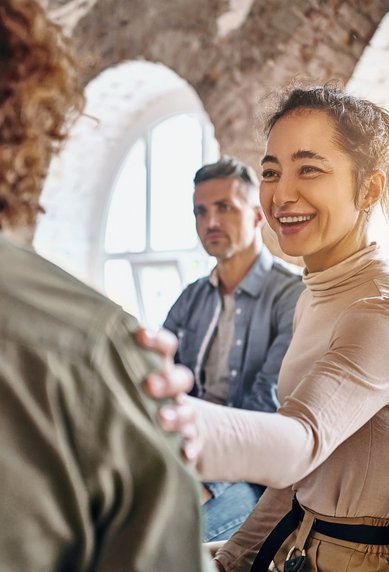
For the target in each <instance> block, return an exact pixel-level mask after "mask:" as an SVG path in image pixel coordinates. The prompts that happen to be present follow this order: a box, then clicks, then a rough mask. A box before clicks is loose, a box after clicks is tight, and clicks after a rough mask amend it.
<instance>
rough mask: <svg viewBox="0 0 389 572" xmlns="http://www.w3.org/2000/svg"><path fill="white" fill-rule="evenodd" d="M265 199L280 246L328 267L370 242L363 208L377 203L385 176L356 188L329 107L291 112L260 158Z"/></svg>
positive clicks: (310, 263)
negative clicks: (322, 109)
mask: <svg viewBox="0 0 389 572" xmlns="http://www.w3.org/2000/svg"><path fill="white" fill-rule="evenodd" d="M262 165H263V174H262V184H261V202H262V205H263V208H264V210H265V214H266V217H267V219H268V222H269V224H270V226H271V228H272V229H273V230H274V231H275V232H276V234H277V237H278V240H279V243H280V246H281V248H282V250H283V251H284V252H285V253H287V254H289V255H292V256H303V258H304V262H305V264H306V266H307V268H308V269H309V270H310V271H318V270H324V269H325V268H329V267H330V266H333V265H334V264H336V263H337V262H340V261H341V260H343V259H344V258H347V257H348V256H349V255H350V254H352V253H353V252H355V251H356V250H361V249H362V248H364V247H365V246H367V244H368V238H367V234H366V232H365V231H364V230H363V229H364V228H365V227H366V222H367V217H366V213H365V212H364V209H365V208H368V207H369V205H372V204H374V203H376V202H377V200H379V198H380V194H381V191H382V189H383V182H384V175H383V173H382V172H380V171H377V172H375V173H374V174H373V173H372V175H371V179H370V180H369V181H365V186H364V191H363V193H362V192H361V189H356V181H355V177H354V172H353V160H352V158H351V157H350V155H349V154H348V153H347V152H346V151H345V150H344V149H343V148H342V147H341V145H340V144H339V142H338V141H337V132H336V123H335V120H334V119H333V118H331V116H329V115H328V114H327V112H325V111H320V110H311V109H308V110H307V109H303V110H297V111H293V112H289V113H288V114H287V115H285V116H283V117H282V118H280V119H279V120H278V121H277V123H276V124H275V125H274V127H273V128H272V130H271V132H270V135H269V139H268V144H267V153H266V155H265V157H264V158H263V160H262Z"/></svg>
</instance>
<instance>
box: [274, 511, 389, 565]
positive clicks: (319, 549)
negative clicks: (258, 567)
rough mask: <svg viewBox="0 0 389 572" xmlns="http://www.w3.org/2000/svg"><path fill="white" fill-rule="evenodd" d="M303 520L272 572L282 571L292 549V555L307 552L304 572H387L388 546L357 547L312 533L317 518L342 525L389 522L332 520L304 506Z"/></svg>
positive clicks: (386, 521) (385, 522)
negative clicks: (293, 549) (293, 548)
mask: <svg viewBox="0 0 389 572" xmlns="http://www.w3.org/2000/svg"><path fill="white" fill-rule="evenodd" d="M303 508H304V510H305V515H304V519H303V521H302V522H301V523H300V525H299V527H298V528H297V530H296V531H295V532H293V533H292V534H291V535H290V536H289V537H288V538H287V540H286V541H285V542H284V544H283V545H282V546H281V548H280V550H279V551H278V553H277V554H276V556H275V558H274V563H273V564H272V566H273V567H270V568H269V570H274V571H277V572H283V570H284V563H285V560H286V557H287V555H288V553H289V552H290V550H291V549H292V547H295V551H294V554H293V556H299V555H300V554H301V551H302V549H303V548H304V549H305V551H306V560H305V562H304V566H303V568H302V572H388V571H389V545H384V546H383V545H373V544H357V543H353V542H346V541H343V540H337V539H336V538H330V537H328V536H324V535H323V534H320V533H318V532H315V531H314V530H311V527H312V524H313V521H314V519H315V517H317V518H319V519H320V520H325V521H327V522H337V523H341V524H368V525H374V526H387V527H389V519H382V518H371V517H362V518H331V517H327V516H323V515H321V514H318V513H314V512H312V511H310V510H308V509H306V508H305V507H303Z"/></svg>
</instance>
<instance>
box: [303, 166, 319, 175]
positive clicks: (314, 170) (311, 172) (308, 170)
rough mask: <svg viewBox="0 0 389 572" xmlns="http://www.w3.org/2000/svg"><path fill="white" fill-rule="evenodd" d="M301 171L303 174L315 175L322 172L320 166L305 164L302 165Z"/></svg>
mask: <svg viewBox="0 0 389 572" xmlns="http://www.w3.org/2000/svg"><path fill="white" fill-rule="evenodd" d="M300 173H301V174H302V175H314V174H316V173H321V169H319V168H318V167H314V166H312V165H304V166H303V167H301V169H300Z"/></svg>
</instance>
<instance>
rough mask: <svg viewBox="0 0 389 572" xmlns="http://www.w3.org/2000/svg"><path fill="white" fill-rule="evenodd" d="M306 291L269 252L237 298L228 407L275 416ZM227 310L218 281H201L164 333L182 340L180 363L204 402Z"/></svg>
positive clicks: (169, 319) (184, 295)
mask: <svg viewBox="0 0 389 572" xmlns="http://www.w3.org/2000/svg"><path fill="white" fill-rule="evenodd" d="M303 289H304V285H303V283H302V280H301V271H300V269H299V268H297V267H296V269H295V270H294V269H292V265H290V264H287V263H285V262H283V261H281V260H279V259H276V258H275V257H273V256H272V255H271V254H270V252H269V250H268V249H267V248H266V247H265V246H263V247H262V250H261V254H260V255H259V256H258V259H257V261H256V262H255V264H254V265H253V267H252V268H251V270H250V272H249V273H248V274H247V275H246V277H245V278H244V280H243V281H242V282H241V283H240V285H239V286H238V288H237V289H236V290H235V292H234V298H235V340H236V342H237V343H235V344H234V345H233V346H232V348H231V351H230V355H229V367H230V386H229V396H228V401H227V405H229V406H231V407H239V408H242V409H255V410H258V411H275V410H276V409H277V407H278V405H279V402H278V396H277V380H278V373H279V370H280V366H281V362H282V359H283V357H284V354H285V352H286V350H287V348H288V346H289V342H290V339H291V336H292V323H293V315H294V309H295V305H296V302H297V299H298V298H299V296H300V294H301V292H302V290H303ZM221 308H222V299H221V295H220V292H219V288H218V285H217V281H216V282H215V280H213V279H212V278H210V277H209V276H208V277H204V278H200V279H199V280H197V281H196V282H194V283H192V284H190V285H189V286H188V287H187V288H186V289H185V290H184V291H183V293H182V294H181V295H180V296H179V298H178V300H177V301H176V302H175V304H174V305H173V306H172V308H171V309H170V311H169V313H168V315H167V318H166V320H165V323H164V327H165V328H167V329H168V330H171V331H172V332H173V333H174V334H176V336H177V337H178V340H179V345H178V350H177V354H176V358H175V359H176V362H178V363H182V364H184V365H186V366H187V367H189V369H191V370H192V371H193V373H194V376H195V386H194V388H193V390H192V394H193V395H195V396H197V397H201V396H202V394H203V384H204V376H205V372H204V365H205V362H206V359H207V356H208V352H209V349H210V345H211V342H212V340H213V338H214V336H215V333H216V329H217V324H218V319H219V316H220V312H221Z"/></svg>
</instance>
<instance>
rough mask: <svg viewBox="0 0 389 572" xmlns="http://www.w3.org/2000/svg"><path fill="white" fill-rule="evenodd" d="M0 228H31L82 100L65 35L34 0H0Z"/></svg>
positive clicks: (17, 229)
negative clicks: (53, 164) (50, 168)
mask: <svg viewBox="0 0 389 572" xmlns="http://www.w3.org/2000/svg"><path fill="white" fill-rule="evenodd" d="M0 70H1V71H0V229H1V230H4V231H11V232H12V233H13V232H14V231H23V230H24V229H33V228H34V226H35V222H36V218H37V215H38V213H39V212H40V211H41V210H42V209H41V207H40V206H39V197H40V193H41V190H42V185H43V181H44V178H45V176H46V172H47V168H48V166H49V163H50V160H51V158H52V155H53V153H55V152H57V151H58V149H59V148H60V144H61V142H62V141H63V140H64V139H65V138H66V136H67V133H68V130H69V127H70V121H69V120H71V119H74V118H75V117H77V116H78V114H79V113H80V112H81V110H82V108H83V105H84V96H83V92H82V87H81V85H80V81H79V79H78V72H77V68H76V65H75V61H74V59H73V57H72V55H71V50H70V46H69V41H68V40H67V38H65V37H64V36H63V35H62V33H61V31H60V29H59V28H58V26H56V25H55V24H54V23H52V22H50V21H49V20H48V18H47V16H46V14H45V12H44V10H43V9H42V8H41V7H40V6H39V4H38V3H37V2H36V1H35V0H1V3H0Z"/></svg>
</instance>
